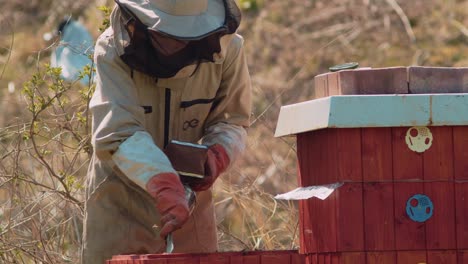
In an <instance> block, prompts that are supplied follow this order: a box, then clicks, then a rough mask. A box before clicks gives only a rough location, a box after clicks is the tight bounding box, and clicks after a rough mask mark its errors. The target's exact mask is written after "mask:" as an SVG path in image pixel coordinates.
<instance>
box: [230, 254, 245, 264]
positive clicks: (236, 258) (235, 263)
mask: <svg viewBox="0 0 468 264" xmlns="http://www.w3.org/2000/svg"><path fill="white" fill-rule="evenodd" d="M230 261H231V262H229V264H244V256H242V254H241V253H239V254H235V255H234V254H233V255H231V258H230Z"/></svg>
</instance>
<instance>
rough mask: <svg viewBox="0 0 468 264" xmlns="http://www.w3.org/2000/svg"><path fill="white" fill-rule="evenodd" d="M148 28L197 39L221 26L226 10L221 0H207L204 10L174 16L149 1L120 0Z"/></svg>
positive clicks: (182, 37)
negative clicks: (197, 13) (199, 12)
mask: <svg viewBox="0 0 468 264" xmlns="http://www.w3.org/2000/svg"><path fill="white" fill-rule="evenodd" d="M120 2H121V3H122V4H124V5H125V6H126V7H128V8H129V9H130V11H132V12H133V13H134V15H135V16H137V17H138V19H140V21H141V22H142V23H143V24H145V25H146V26H148V27H149V28H150V29H152V30H155V31H159V32H162V33H164V34H167V35H170V36H173V37H177V38H181V39H199V38H201V37H203V36H206V35H208V34H209V33H211V32H214V31H216V30H217V29H219V28H221V27H222V26H223V25H224V22H225V16H226V11H225V7H224V2H223V0H208V6H207V9H206V11H205V12H203V13H201V14H199V15H193V16H175V15H171V14H168V13H165V12H163V11H162V10H160V9H158V8H157V7H156V6H154V5H153V4H152V3H151V1H145V0H137V1H135V0H133V1H129V0H121V1H120Z"/></svg>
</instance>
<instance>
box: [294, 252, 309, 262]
mask: <svg viewBox="0 0 468 264" xmlns="http://www.w3.org/2000/svg"><path fill="white" fill-rule="evenodd" d="M305 261H306V258H305V255H303V254H299V253H298V254H292V255H291V264H305V263H306V262H305Z"/></svg>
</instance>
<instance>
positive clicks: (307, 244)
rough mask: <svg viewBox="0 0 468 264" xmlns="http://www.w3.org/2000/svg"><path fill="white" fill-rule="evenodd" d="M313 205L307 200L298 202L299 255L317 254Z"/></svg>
mask: <svg viewBox="0 0 468 264" xmlns="http://www.w3.org/2000/svg"><path fill="white" fill-rule="evenodd" d="M314 206H315V204H314V203H312V202H311V201H309V200H301V201H299V217H300V218H299V221H300V223H299V224H300V225H299V231H300V232H301V233H300V234H299V237H300V247H299V252H300V253H301V254H309V253H317V241H316V239H315V237H314V226H316V225H317V223H316V221H315V216H316V212H315V208H314Z"/></svg>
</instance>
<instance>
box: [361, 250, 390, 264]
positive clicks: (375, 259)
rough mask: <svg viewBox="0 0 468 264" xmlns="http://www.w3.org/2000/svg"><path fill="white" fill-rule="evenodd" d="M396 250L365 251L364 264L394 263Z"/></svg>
mask: <svg viewBox="0 0 468 264" xmlns="http://www.w3.org/2000/svg"><path fill="white" fill-rule="evenodd" d="M395 262H396V252H394V251H389V252H367V253H366V262H365V263H366V264H395Z"/></svg>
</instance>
